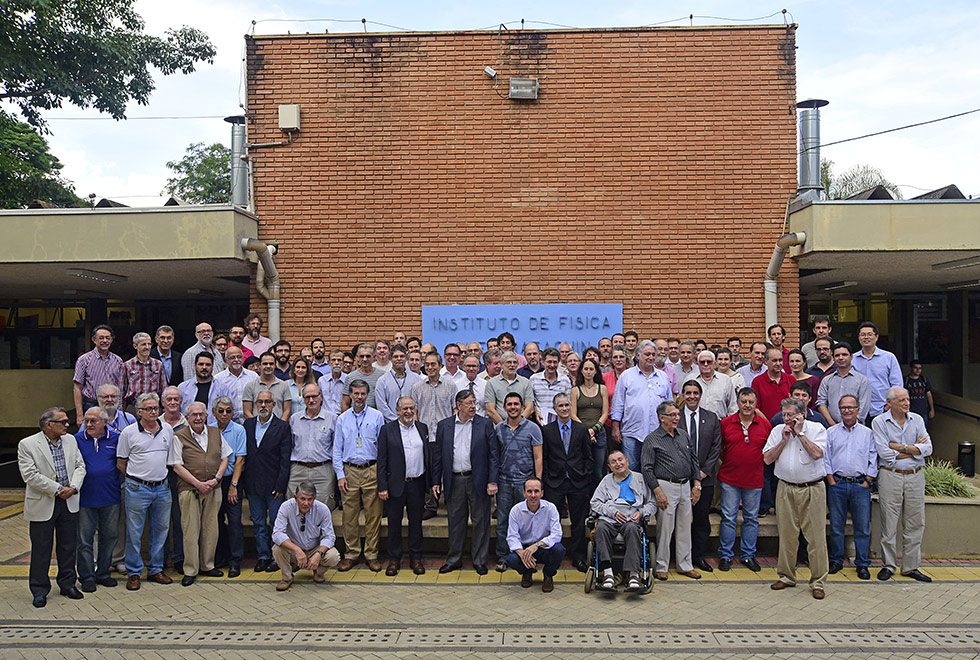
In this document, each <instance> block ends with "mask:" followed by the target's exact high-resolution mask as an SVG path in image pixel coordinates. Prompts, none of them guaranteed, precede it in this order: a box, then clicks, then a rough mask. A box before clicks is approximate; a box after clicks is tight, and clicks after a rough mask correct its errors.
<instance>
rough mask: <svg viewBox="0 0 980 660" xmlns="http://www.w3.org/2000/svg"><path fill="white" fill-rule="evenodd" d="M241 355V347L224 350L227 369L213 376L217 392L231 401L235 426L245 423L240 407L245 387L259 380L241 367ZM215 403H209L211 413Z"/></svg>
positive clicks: (257, 376)
mask: <svg viewBox="0 0 980 660" xmlns="http://www.w3.org/2000/svg"><path fill="white" fill-rule="evenodd" d="M242 355H243V354H242V349H241V347H239V346H229V347H228V348H227V349H225V362H226V363H227V364H228V368H227V369H225V370H224V371H222V372H219V373H216V374H215V375H214V384H215V387H217V388H218V389H217V391H218V392H220V393H221V394H222V395H224V396H227V397H228V398H229V399H231V405H232V407H233V408H234V412H233V414H232V419H234V420H235V423H237V424H244V423H245V410H244V408H243V407H242V399H243V398H244V392H245V386H246V385H248V384H249V383H250V382H252V381H253V380H258V378H259V375H258V374H257V373H255V372H254V371H250V370H248V369H245V368H244V367H243V366H242V360H243V357H242ZM215 403H217V399H215V400H214V401H213V402H212V403H211V410H212V411H213V410H214V405H215ZM212 417H213V415H212Z"/></svg>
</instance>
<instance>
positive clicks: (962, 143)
mask: <svg viewBox="0 0 980 660" xmlns="http://www.w3.org/2000/svg"><path fill="white" fill-rule="evenodd" d="M137 7H138V10H139V11H140V13H141V14H142V15H143V17H144V18H145V19H146V21H147V29H148V31H149V32H151V33H153V34H162V33H163V31H164V30H165V29H166V28H167V27H178V26H180V25H184V24H186V25H191V26H193V27H196V28H199V29H201V30H204V31H205V32H207V33H208V35H209V36H210V38H211V40H212V42H213V43H214V44H215V46H216V48H217V50H218V55H217V57H216V59H215V62H214V64H213V65H204V66H201V67H199V69H198V71H197V72H196V73H194V74H191V75H189V76H182V75H173V76H167V77H164V76H162V75H159V74H158V75H156V76H155V77H156V83H157V88H156V91H155V92H154V93H153V95H152V96H151V98H150V104H149V105H148V106H137V105H132V106H130V108H129V111H128V113H127V114H128V115H129V117H130V119H129V120H127V121H120V122H116V121H113V120H112V119H102V118H100V115H99V114H98V113H97V112H95V111H94V110H87V111H85V110H79V109H76V108H74V107H67V108H65V109H62V110H57V111H49V112H48V113H46V115H45V116H46V117H47V118H48V120H49V122H50V123H49V126H50V129H51V132H52V134H51V135H50V136H48V139H49V141H50V144H51V150H52V152H53V153H54V154H55V155H56V156H57V157H58V158H59V159H61V161H62V163H64V165H65V168H64V170H63V174H64V175H65V176H66V177H67V178H68V179H70V180H72V181H74V182H75V184H76V192H77V193H78V194H79V195H80V196H83V197H85V196H87V195H88V194H89V193H95V194H96V195H97V196H98V197H109V198H112V199H117V200H119V201H122V202H123V203H127V204H132V205H136V204H139V203H141V202H145V200H140V199H139V198H140V197H143V196H153V195H159V194H160V193H161V191H162V189H163V185H164V183H165V182H166V180H167V178H168V176H169V174H170V172H169V170H168V169H167V168H166V162H167V161H170V160H177V159H180V158H181V156H182V155H183V154H184V150H185V149H186V147H187V146H188V145H190V144H192V143H195V142H205V143H208V144H210V143H213V142H222V143H224V144H226V145H227V144H229V132H230V131H229V125H228V124H226V123H225V122H224V121H222V119H221V118H220V117H224V116H226V115H232V114H239V113H240V112H241V109H240V107H239V102H240V93H241V87H240V80H241V77H242V76H241V72H242V71H241V66H242V62H241V57H242V49H243V44H244V41H243V35H244V34H245V33H246V32H248V31H249V30H250V29H252V21H253V20H255V21H257V23H256V25H255V32H256V33H257V34H283V33H285V32H287V31H292V32H293V33H296V32H321V31H324V30H329V31H330V32H331V33H337V32H352V31H355V32H360V31H363V27H362V25H361V23H360V19H361V18H366V19H368V21H373V22H376V23H386V24H389V25H391V26H397V27H399V28H408V29H413V30H465V29H477V28H487V27H490V26H495V25H497V24H499V23H508V25H509V27H511V28H512V29H516V28H519V21H520V19H521V18H524V19H526V21H527V24H526V27H527V28H545V27H548V26H546V25H542V24H541V23H535V22H534V21H539V22H549V23H557V24H561V25H564V26H570V27H578V28H591V27H618V26H637V25H651V24H655V23H661V22H666V21H671V22H670V23H668V24H669V25H690V21H689V20H688V19H687V16H688V14H691V13H693V14H695V15H696V16H706V17H715V18H695V19H694V24H695V25H718V24H736V23H738V24H742V23H743V21H741V20H740V21H735V20H730V19H750V18H755V17H760V16H765V15H767V14H772V13H774V12H779V11H780V10H782V9H783V8H786V9H787V10H789V12H790V15H791V16H792V20H793V21H795V22H796V23H797V24H798V25H799V30H798V31H797V46H798V51H797V55H798V57H797V96H798V99H805V98H811V97H815V98H823V99H827V100H829V101H830V105H829V106H827V107H826V108H824V109H823V111H822V142H824V143H827V142H833V141H836V140H842V139H846V138H851V137H856V136H859V135H864V134H867V133H873V132H876V131H881V130H885V129H889V128H895V127H899V126H903V125H906V124H912V123H917V122H921V121H927V120H930V119H937V118H940V117H944V116H947V115H952V114H956V113H960V112H964V111H968V110H973V109H976V108H980V54H978V53H980V48H978V43H977V42H978V38H977V26H978V25H980V3H976V2H975V1H973V2H971V1H969V0H963V1H945V0H941V1H939V2H898V1H895V2H888V3H882V2H875V3H863V2H853V1H815V0H810V1H803V2H796V3H793V4H765V3H760V2H703V1H702V2H697V3H683V2H656V3H655V2H651V1H650V0H644V1H631V2H615V1H614V2H585V1H583V0H564V1H561V2H556V1H552V0H545V1H539V2H531V3H529V2H526V1H524V2H513V1H511V0H502V1H500V2H495V3H487V2H482V1H481V2H476V1H473V0H457V1H455V2H452V1H449V0H445V1H439V2H436V1H432V2H425V1H419V2H411V1H409V2H406V1H405V0H401V1H399V2H394V1H390V0H388V1H382V0H364V1H358V0H321V1H302V0H295V1H291V2H288V3H268V2H256V1H251V0H249V1H242V2H235V1H231V0H210V1H209V2H206V3H205V2H201V0H168V1H167V2H159V1H158V0H154V1H150V0H141V1H139V2H137ZM681 17H684V20H681V21H672V19H678V18H681ZM269 19H273V20H269ZM283 19H285V21H284V20H283ZM300 19H335V20H333V21H328V20H324V21H307V22H303V23H299V22H289V21H298V20H300ZM725 19H729V20H725ZM338 21H348V22H338ZM753 22H755V23H766V24H772V23H782V22H783V19H782V15H777V16H774V17H772V18H768V19H766V20H759V21H753ZM368 28H369V29H370V30H372V31H386V30H389V29H391V28H387V27H383V26H380V25H377V24H373V25H372V24H371V23H369V24H368ZM719 111H720V112H721V111H723V112H728V111H732V112H737V108H724V109H719ZM199 115H204V116H216V117H218V118H215V119H168V120H151V119H137V118H138V117H158V116H167V117H171V116H177V117H182V116H199ZM978 143H980V113H975V114H972V115H968V116H966V117H961V118H957V119H951V120H949V121H945V122H940V123H936V124H931V125H929V126H924V127H919V128H913V129H909V130H904V131H899V132H895V133H890V134H888V135H883V136H879V137H873V138H868V139H863V140H858V141H855V142H849V143H847V144H842V145H838V146H831V147H828V148H826V149H824V150H823V154H822V155H823V156H824V157H825V158H829V159H830V160H833V161H834V163H835V168H836V169H837V170H838V171H842V170H843V169H845V168H847V167H849V166H851V165H854V164H859V163H868V164H872V165H876V166H878V167H880V168H881V169H882V170H883V172H884V174H885V176H886V177H887V178H888V179H890V180H891V181H893V182H894V183H897V184H899V185H900V186H902V191H903V194H904V196H905V197H914V196H915V195H917V194H920V193H921V192H924V191H927V190H932V189H935V188H939V187H941V186H944V185H947V184H950V183H955V184H957V185H959V187H960V189H961V190H962V191H963V193H964V194H966V195H968V196H969V195H971V194H972V195H973V196H974V197H977V196H980V158H978V157H977V153H978V152H980V144H978Z"/></svg>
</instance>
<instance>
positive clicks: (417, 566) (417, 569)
mask: <svg viewBox="0 0 980 660" xmlns="http://www.w3.org/2000/svg"><path fill="white" fill-rule="evenodd" d="M409 563H410V564H411V566H412V572H413V573H415V574H416V575H425V564H423V563H422V560H421V559H413V560H412V561H411V562H409ZM476 572H477V573H479V572H480V569H479V568H477V569H476ZM483 572H484V573H486V572H487V567H486V566H484V567H483Z"/></svg>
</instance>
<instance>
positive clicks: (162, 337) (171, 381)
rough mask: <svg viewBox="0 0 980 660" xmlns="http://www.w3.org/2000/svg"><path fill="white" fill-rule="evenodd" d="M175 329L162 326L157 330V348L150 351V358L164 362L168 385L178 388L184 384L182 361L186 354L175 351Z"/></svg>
mask: <svg viewBox="0 0 980 660" xmlns="http://www.w3.org/2000/svg"><path fill="white" fill-rule="evenodd" d="M173 346H174V329H173V328H171V327H170V326H169V325H161V326H160V327H159V328H157V334H156V346H154V347H153V349H152V350H151V351H150V357H153V358H156V359H158V360H160V361H161V362H163V368H164V369H165V370H166V371H167V385H173V386H174V387H177V386H178V385H180V384H181V383H183V382H184V368H183V367H182V366H181V365H180V359H181V358H182V357H184V354H183V353H181V352H180V351H175V350H174V349H173Z"/></svg>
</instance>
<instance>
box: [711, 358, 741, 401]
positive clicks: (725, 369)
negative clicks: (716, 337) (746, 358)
mask: <svg viewBox="0 0 980 660" xmlns="http://www.w3.org/2000/svg"><path fill="white" fill-rule="evenodd" d="M715 371H717V372H718V373H720V374H725V375H726V376H728V377H729V378H731V379H732V385H733V386H734V387H735V392H736V393H738V392H741V391H742V388H743V387H745V385H746V383H745V379H744V378H742V374H740V373H738V372H737V371H735V370H734V369H732V352H731V350H730V349H727V348H719V349H718V351H717V352H716V353H715Z"/></svg>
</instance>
